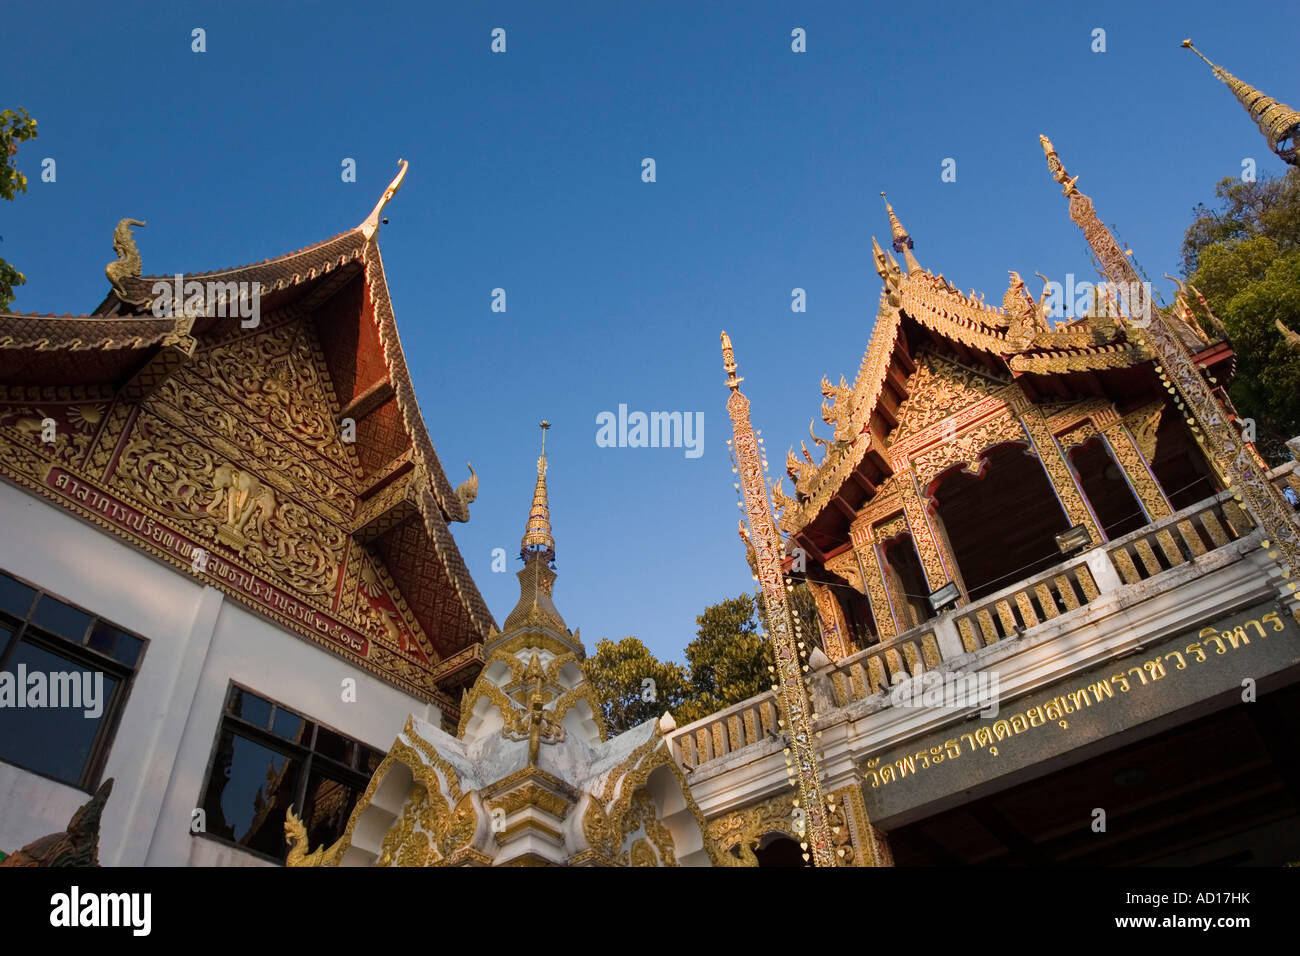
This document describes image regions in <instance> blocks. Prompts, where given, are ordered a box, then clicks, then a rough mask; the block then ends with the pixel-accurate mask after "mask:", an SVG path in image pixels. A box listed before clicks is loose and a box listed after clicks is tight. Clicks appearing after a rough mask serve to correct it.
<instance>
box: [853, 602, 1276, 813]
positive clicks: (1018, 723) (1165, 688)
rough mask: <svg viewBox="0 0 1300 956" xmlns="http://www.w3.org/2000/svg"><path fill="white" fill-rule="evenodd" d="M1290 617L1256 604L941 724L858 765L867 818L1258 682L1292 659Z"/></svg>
mask: <svg viewBox="0 0 1300 956" xmlns="http://www.w3.org/2000/svg"><path fill="white" fill-rule="evenodd" d="M1298 634H1300V628H1297V625H1296V622H1295V620H1294V619H1293V618H1292V617H1291V615H1289V614H1287V613H1285V612H1284V611H1282V610H1281V609H1280V607H1279V606H1278V605H1276V604H1272V603H1268V604H1261V605H1257V606H1255V607H1252V608H1250V609H1249V610H1245V611H1240V612H1238V613H1236V614H1234V615H1231V616H1230V617H1227V618H1224V619H1222V620H1220V621H1215V622H1212V623H1209V624H1206V625H1203V626H1201V627H1199V628H1197V629H1196V630H1193V631H1188V632H1186V633H1184V634H1182V635H1180V636H1178V637H1176V638H1174V639H1172V640H1169V641H1165V642H1163V643H1161V644H1159V645H1157V646H1155V647H1152V648H1147V649H1146V650H1144V651H1141V652H1139V653H1138V654H1134V655H1130V656H1127V657H1124V658H1123V659H1120V660H1112V661H1110V662H1108V663H1106V664H1104V665H1102V666H1100V667H1097V668H1094V669H1093V670H1091V671H1086V672H1085V673H1084V674H1083V675H1082V676H1076V677H1074V678H1071V679H1070V680H1068V681H1064V682H1061V683H1059V684H1057V685H1054V686H1052V687H1051V688H1048V689H1046V690H1041V691H1037V692H1035V693H1033V694H1029V695H1027V696H1026V697H1023V698H1021V699H1020V700H1019V701H1016V702H1015V703H1013V704H1010V705H1004V707H1003V709H1004V711H1011V713H1004V714H1003V715H1001V716H999V718H998V719H997V720H992V719H989V720H979V721H974V722H970V723H963V724H958V725H953V726H949V727H948V728H945V729H944V730H941V731H937V732H935V733H933V734H928V735H926V736H924V737H921V738H918V739H917V740H915V741H912V742H910V743H908V744H907V745H906V746H905V747H904V748H899V749H895V750H891V751H889V752H888V753H885V754H882V755H880V756H877V757H873V758H871V759H870V760H868V761H867V763H866V765H865V767H864V771H863V772H864V778H865V786H864V787H863V791H864V796H865V797H866V801H867V810H868V813H869V814H870V816H871V819H872V820H873V821H880V820H885V819H887V818H889V817H891V816H895V815H896V814H898V813H901V812H905V811H908V810H913V809H916V808H918V807H920V806H922V805H924V804H927V803H930V802H932V801H934V800H939V799H942V798H944V797H949V796H952V795H954V794H956V793H960V792H963V791H966V790H969V789H971V788H972V787H974V786H978V785H980V784H983V783H987V782H989V781H992V780H995V779H996V778H998V777H1001V776H1003V775H1005V774H1008V773H1011V772H1013V771H1018V770H1022V769H1024V768H1025V767H1028V766H1030V765H1032V764H1035V763H1038V762H1040V761H1043V760H1046V759H1048V758H1051V757H1055V756H1057V755H1059V754H1062V753H1065V752H1067V751H1070V750H1074V749H1075V748H1078V747H1081V746H1083V745H1084V744H1088V743H1092V742H1094V741H1096V740H1100V739H1102V738H1104V737H1107V736H1110V735H1112V734H1116V733H1121V732H1123V731H1126V730H1129V729H1131V728H1133V727H1136V726H1138V725H1140V724H1142V723H1145V722H1147V721H1149V720H1152V719H1154V718H1156V717H1160V716H1163V715H1165V714H1168V713H1172V712H1174V711H1176V710H1179V709H1181V708H1183V707H1186V706H1188V705H1190V704H1193V703H1196V702H1197V701H1201V700H1204V699H1206V698H1209V697H1213V696H1215V695H1217V694H1221V693H1223V692H1225V691H1229V690H1238V691H1239V690H1240V689H1241V686H1242V680H1243V679H1244V678H1251V679H1254V680H1258V679H1260V678H1261V677H1265V676H1267V675H1269V674H1272V673H1274V672H1276V671H1278V670H1281V669H1283V668H1285V667H1287V666H1289V665H1291V664H1293V663H1295V662H1296V660H1297V657H1298V654H1300V643H1298V642H1297V636H1298Z"/></svg>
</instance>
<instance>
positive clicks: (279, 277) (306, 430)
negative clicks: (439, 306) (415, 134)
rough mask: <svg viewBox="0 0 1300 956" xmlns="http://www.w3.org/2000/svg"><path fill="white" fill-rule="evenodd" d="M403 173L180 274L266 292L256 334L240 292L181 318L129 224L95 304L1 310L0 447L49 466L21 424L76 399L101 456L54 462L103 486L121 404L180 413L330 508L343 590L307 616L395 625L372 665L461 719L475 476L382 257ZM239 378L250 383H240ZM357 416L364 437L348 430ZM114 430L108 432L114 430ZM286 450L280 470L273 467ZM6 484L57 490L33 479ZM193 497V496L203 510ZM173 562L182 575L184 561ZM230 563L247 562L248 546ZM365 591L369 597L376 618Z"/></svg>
mask: <svg viewBox="0 0 1300 956" xmlns="http://www.w3.org/2000/svg"><path fill="white" fill-rule="evenodd" d="M405 172H406V164H405V163H403V164H402V167H401V170H400V172H399V174H398V176H397V177H396V178H395V179H394V180H393V182H392V184H390V186H389V187H388V190H387V191H386V192H385V194H384V196H383V198H381V199H380V201H379V203H378V204H377V205H376V207H375V209H374V211H373V212H372V213H371V214H370V216H369V217H368V218H367V219H366V220H365V221H364V222H363V223H361V224H360V225H359V226H357V227H356V228H354V229H350V230H348V231H347V232H344V233H341V234H339V235H337V236H334V237H333V238H330V239H327V240H325V241H323V242H318V243H316V244H314V245H311V246H308V247H306V248H304V249H300V250H297V251H295V252H290V253H287V254H285V255H281V256H276V257H273V258H270V259H265V260H262V261H261V262H256V263H252V264H249V265H244V266H238V267H234V268H228V269H222V270H217V271H210V272H187V273H183V274H182V275H181V276H180V280H179V281H180V282H181V283H182V284H185V283H190V282H198V283H202V284H203V285H204V287H205V288H212V287H217V288H222V289H224V288H229V289H231V290H235V289H251V288H253V284H254V283H256V284H257V285H258V288H259V291H260V305H259V313H260V324H259V326H258V327H256V328H252V327H250V328H247V329H244V328H241V327H240V326H241V322H240V320H239V319H238V318H232V317H231V316H232V315H234V314H235V309H236V304H235V302H234V301H233V299H234V298H235V297H236V296H237V295H238V293H236V292H234V291H232V292H231V294H230V297H229V298H228V299H227V300H226V303H225V304H226V305H227V306H228V308H226V309H220V308H218V309H215V310H214V309H212V308H211V305H212V300H211V298H210V297H209V299H208V301H207V307H205V308H200V309H198V310H191V314H188V315H186V314H181V313H182V312H183V311H185V310H184V309H183V308H182V307H181V303H180V302H176V301H174V291H173V283H174V282H175V281H176V277H175V276H174V275H166V276H164V275H142V274H140V273H141V272H142V270H141V268H140V257H139V254H138V252H137V251H136V248H135V243H134V240H133V239H132V235H131V231H130V227H131V226H132V225H143V224H142V223H138V222H136V221H134V220H123V222H122V223H121V224H119V226H118V229H117V231H116V232H115V241H114V246H115V249H116V251H117V252H118V256H119V258H118V260H117V261H116V262H113V263H110V265H109V266H108V268H107V269H106V273H107V275H108V277H109V280H110V283H111V290H110V291H109V293H108V295H107V296H106V297H105V299H104V300H103V302H101V303H100V305H99V306H98V307H97V308H96V309H95V310H94V311H93V312H92V313H89V314H85V315H64V316H54V315H36V314H21V313H11V314H0V369H2V371H0V442H4V444H5V446H6V449H7V448H8V447H9V445H10V443H11V442H17V443H18V444H20V445H23V444H26V445H28V446H29V448H28V450H29V451H31V452H33V453H36V454H38V455H39V454H41V453H42V452H43V451H47V450H48V449H43V447H42V444H41V443H40V442H39V441H36V442H35V443H32V442H30V441H28V439H29V438H30V435H27V434H26V433H25V432H24V431H23V430H22V427H21V425H22V422H23V421H24V420H26V419H28V418H32V417H34V418H35V419H36V420H37V421H39V420H42V419H43V418H44V417H45V416H53V417H55V418H56V419H61V415H62V413H61V412H60V411H58V409H59V408H61V407H63V406H64V405H66V404H68V403H76V405H77V407H78V408H81V407H83V406H84V407H85V408H87V409H90V410H91V412H89V413H88V414H91V415H92V418H94V419H95V421H93V422H92V423H91V424H92V425H93V426H95V427H94V428H93V429H92V431H91V432H89V433H88V434H87V435H86V437H85V439H78V440H79V441H83V443H84V442H88V443H89V445H90V446H91V450H90V452H89V453H88V454H85V455H83V454H81V451H83V449H82V448H80V447H78V448H77V449H75V455H74V449H71V448H68V449H67V450H66V453H62V452H61V453H60V455H61V460H62V461H63V463H64V464H66V465H68V466H70V467H71V468H72V469H73V470H74V471H76V473H77V474H78V476H79V477H81V478H84V479H86V480H89V481H91V482H101V483H104V484H108V483H109V482H110V479H111V477H112V476H113V475H114V474H116V471H115V470H118V469H119V463H120V458H121V455H120V451H119V452H118V453H117V456H116V457H114V456H113V454H112V453H113V448H112V447H111V446H107V447H105V448H104V449H103V451H104V454H103V455H99V454H98V446H100V445H101V444H103V443H107V442H113V443H123V444H124V443H125V442H126V441H127V439H128V437H135V436H133V435H130V434H128V433H129V432H130V430H131V429H132V428H137V427H138V425H137V421H138V419H137V418H136V417H134V416H132V415H131V414H130V412H129V410H130V409H132V408H136V407H142V408H147V409H148V410H150V411H151V412H157V414H158V415H161V416H162V417H163V418H168V419H171V420H170V421H169V424H170V425H177V426H178V427H180V428H182V430H185V431H186V434H187V435H188V436H189V437H191V438H193V439H196V440H197V441H198V442H199V443H200V444H201V445H204V446H206V447H208V448H211V449H212V450H213V451H214V453H215V454H216V456H217V457H218V458H220V459H222V460H223V461H227V460H228V461H231V462H233V464H234V465H235V466H238V467H240V468H244V469H246V470H247V471H248V472H249V474H252V473H254V472H256V473H257V475H258V478H257V479H256V480H257V481H259V482H260V483H261V484H265V485H266V486H268V487H270V488H272V489H273V490H272V494H273V495H275V496H278V499H279V500H280V501H284V500H294V501H296V502H298V503H300V504H304V505H306V506H307V507H308V508H309V509H314V510H317V511H318V512H319V514H320V515H321V516H322V517H323V519H324V520H325V522H326V524H328V525H331V526H332V528H333V530H331V531H329V532H328V533H326V532H322V533H325V534H326V537H329V538H330V539H331V541H334V542H335V543H336V544H337V547H335V548H326V549H325V550H326V551H329V552H330V555H329V557H328V559H325V558H322V561H325V560H327V561H328V562H330V563H333V562H334V561H338V562H339V564H338V565H336V566H333V567H328V566H326V567H319V568H317V569H316V571H317V572H318V574H320V575H324V576H327V577H328V578H329V580H330V581H331V582H334V583H333V585H332V586H333V587H334V588H335V591H334V594H333V596H332V600H328V601H323V602H319V603H317V604H316V609H317V610H319V611H321V612H323V613H325V614H328V615H331V616H333V617H335V618H338V619H342V623H343V624H344V625H348V624H352V625H354V626H355V627H356V631H357V632H359V633H360V634H362V635H367V636H369V635H375V634H377V633H383V634H385V635H386V638H387V639H388V643H389V644H390V645H391V646H386V647H385V648H384V650H383V652H381V653H379V655H378V656H379V657H380V658H382V662H380V661H376V660H373V659H372V657H373V655H371V654H370V653H369V652H367V653H363V654H361V655H360V657H361V659H362V663H364V664H366V665H367V666H370V667H372V668H373V669H376V670H378V671H379V672H380V673H382V674H383V675H384V676H386V677H387V678H389V679H392V680H395V682H396V683H399V684H400V685H401V686H404V687H407V688H409V689H413V690H417V692H420V693H423V694H429V695H431V696H433V697H435V698H436V699H438V700H439V701H440V703H442V704H443V705H444V706H445V707H446V708H447V709H448V711H449V713H451V714H454V713H455V699H456V698H457V697H458V696H459V690H460V689H461V688H462V687H464V686H466V685H467V683H469V682H472V681H473V678H474V676H475V675H476V674H477V672H478V669H479V667H480V666H481V663H482V659H483V658H482V647H481V643H482V641H483V639H484V637H486V635H487V633H488V632H489V631H490V630H492V629H493V628H494V627H495V621H494V619H493V617H492V614H491V612H490V611H489V610H488V608H487V605H486V604H485V602H484V600H483V598H482V595H481V594H480V593H479V590H478V587H477V586H476V585H475V583H474V580H473V578H472V577H471V576H470V573H469V570H468V568H467V567H466V565H465V562H464V560H463V558H462V556H461V554H460V551H459V550H458V548H457V546H456V543H455V541H454V539H453V537H452V534H451V532H450V530H449V523H451V522H457V521H460V522H463V521H467V520H469V505H470V503H471V502H472V501H473V500H474V497H475V495H476V494H477V487H478V482H477V477H476V476H475V475H474V474H473V471H472V469H471V476H470V478H469V479H468V480H467V481H465V482H463V483H462V484H461V485H460V486H459V487H454V486H453V485H452V484H451V482H450V481H449V480H448V478H447V474H446V472H445V470H444V469H443V466H442V463H441V462H440V460H439V458H438V455H437V453H436V451H435V450H434V447H433V443H432V441H431V439H430V437H429V431H428V428H427V426H426V424H425V421H424V417H423V415H422V414H421V411H420V406H419V404H418V402H417V400H416V395H415V388H414V385H413V383H412V381H411V374H410V369H409V367H408V364H407V360H406V357H405V354H404V353H403V350H402V346H401V342H400V340H399V337H398V332H397V325H396V321H395V318H394V313H393V305H392V301H391V298H390V296H389V291H388V285H387V282H386V279H385V275H384V265H383V260H382V257H381V256H380V253H379V245H378V230H379V223H380V220H379V216H380V213H381V212H382V210H383V208H384V205H385V204H386V203H387V202H388V200H389V199H390V198H391V197H392V195H393V194H394V193H395V192H396V191H397V189H398V187H399V186H400V185H401V181H402V178H403V177H404V176H405ZM182 288H183V285H182ZM160 290H165V291H160ZM188 294H189V293H188V292H187V293H186V295H187V296H188ZM218 294H219V295H220V293H218ZM218 302H219V303H220V300H218ZM173 305H175V306H176V309H175V310H174V311H173V308H172V306H173ZM299 329H301V332H299V331H296V330H299ZM223 363H224V364H223ZM236 368H239V369H243V370H245V371H248V372H249V374H248V376H246V377H245V378H242V379H241V378H239V377H238V376H237V375H235V369H236ZM232 376H234V377H233V378H232ZM274 383H279V386H280V387H279V388H278V389H277V386H276V384H274ZM196 389H197V390H199V391H201V392H202V393H203V394H204V396H205V399H204V404H203V407H202V408H200V406H199V404H198V402H197V400H195V399H193V395H194V392H195V390H196ZM208 400H210V404H209V402H208ZM110 408H111V409H112V411H110ZM218 408H220V409H222V411H217V409H218ZM238 409H243V411H242V412H239V411H237V410H238ZM119 410H120V412H121V414H120V415H119V414H118V412H119ZM182 410H183V411H182ZM178 415H179V416H180V417H178ZM194 415H206V416H208V418H207V420H206V421H207V422H208V423H211V422H213V421H219V422H220V426H221V427H219V428H218V429H217V430H218V431H220V430H221V428H225V429H226V430H227V434H224V435H215V434H211V433H210V429H209V428H207V427H206V426H205V425H198V424H196V423H195V422H193V421H190V422H186V421H183V420H182V419H183V418H185V417H188V416H194ZM128 419H129V424H128ZM349 421H350V422H351V423H352V427H354V428H355V435H354V436H352V437H354V438H355V440H354V441H349V440H348V438H347V437H341V432H342V429H343V426H344V423H346V422H349ZM61 424H64V423H62V422H61ZM6 426H8V427H6ZM110 429H116V430H115V431H113V433H112V434H109V433H108V430H110ZM268 448H270V449H273V451H274V453H275V454H274V455H270V454H269V452H268V450H267V449H268ZM259 449H260V451H259ZM277 456H278V457H277ZM101 458H103V460H102V461H101V460H100V459H101ZM293 458H296V459H297V461H296V462H295V463H292V464H291V463H289V462H290V459H293ZM110 459H111V460H110ZM281 459H283V461H284V462H285V465H284V467H283V468H280V467H278V466H277V463H278V462H279V461H280V460H281ZM14 460H15V459H14V458H13V457H10V462H11V464H12V462H13V461H14ZM11 477H12V478H14V479H15V480H18V481H19V483H21V484H25V485H27V486H28V487H29V488H33V489H35V490H39V491H42V492H43V493H47V494H48V490H47V489H44V488H43V487H42V482H41V479H40V476H39V475H38V474H37V473H36V471H32V472H31V474H15V475H11ZM214 480H215V481H217V482H218V485H217V486H216V489H215V490H216V494H217V495H218V496H220V494H221V489H220V485H219V480H220V479H219V478H217V479H214V478H213V476H212V475H211V474H208V475H204V476H199V480H198V482H197V484H198V485H199V486H200V488H201V487H202V485H203V483H204V482H207V483H209V484H211V482H213V481H214ZM247 480H248V479H245V483H247ZM259 486H260V485H259ZM327 486H328V487H327ZM195 494H196V492H195V491H191V492H190V495H191V498H192V499H193V496H194V495H195ZM198 494H199V498H202V497H203V492H202V491H199V492H198ZM321 496H323V497H324V504H323V505H322V504H321V503H320V500H319V499H320V497H321ZM51 497H57V496H53V495H51ZM149 504H151V505H152V507H153V509H154V515H155V516H156V517H158V518H160V519H162V520H164V521H166V520H168V519H170V518H172V517H173V516H174V515H175V514H177V513H178V512H179V511H183V510H184V508H183V506H182V504H181V503H178V502H175V501H173V502H161V501H153V502H150V503H149ZM216 504H217V503H216V502H215V501H214V505H216ZM250 507H251V506H250ZM73 510H77V509H76V508H75V507H74V508H73ZM222 510H224V508H223V509H222ZM83 516H85V517H90V518H91V520H93V521H96V523H99V524H101V525H104V522H102V521H97V520H96V519H95V517H94V516H89V515H83ZM245 517H246V518H248V519H249V520H252V518H253V516H248V515H246V516H245ZM263 517H265V516H263ZM192 518H193V516H192V515H188V514H187V515H186V516H185V521H186V522H188V523H189V524H190V525H192V524H193V521H192ZM180 529H181V526H179V525H178V526H177V530H180ZM111 530H113V531H115V532H116V533H119V534H123V532H122V529H119V528H116V527H114V528H112V529H111ZM123 536H124V537H130V535H128V534H123ZM336 536H337V537H336ZM346 539H350V542H351V543H350V544H348V542H347V540H346ZM195 543H197V542H195ZM272 547H275V545H272ZM285 547H289V548H292V546H291V545H288V544H286V545H285ZM363 552H364V555H365V557H364V558H359V557H358V556H359V555H360V554H362V553H363ZM247 556H248V555H247V554H244V555H243V557H247ZM167 557H169V558H170V559H172V560H173V563H176V564H181V565H184V566H186V567H187V568H188V564H189V562H188V561H185V560H176V557H177V556H176V555H171V556H167ZM230 557H231V558H232V559H233V560H234V561H235V563H239V561H238V559H239V557H240V556H239V555H230ZM246 569H247V570H249V571H253V570H256V569H255V568H253V567H251V566H249V567H247V568H246ZM263 570H265V568H263ZM212 583H214V584H216V585H217V586H221V582H220V581H216V580H214V581H213V582H212ZM275 583H276V584H277V585H278V584H283V583H285V582H284V581H278V582H275ZM358 590H359V591H361V592H365V594H366V595H367V600H368V601H369V602H370V604H371V607H370V608H369V609H368V610H367V609H366V608H365V607H364V604H363V603H362V601H361V600H359V599H358V598H357V597H356V594H357V593H358ZM237 596H240V595H237ZM297 596H298V597H302V595H297ZM307 597H308V598H310V595H308V596H307ZM354 602H355V608H356V611H357V613H356V615H353V614H352V613H351V612H352V609H353V605H354ZM258 609H259V610H263V611H265V608H263V607H260V606H259V607H258ZM271 616H272V617H275V618H276V619H277V620H280V621H281V622H282V623H286V624H289V626H291V627H297V628H298V629H300V630H305V631H311V630H313V627H311V626H309V627H307V628H303V627H302V626H301V621H294V620H293V619H292V618H289V617H286V616H284V615H279V614H274V613H273V614H271ZM349 618H354V619H353V620H351V621H350V620H348V619H349ZM375 628H379V629H380V630H379V631H376V630H375ZM314 629H315V630H316V631H325V630H328V627H320V626H319V625H317V626H315V628H314ZM308 636H312V637H313V638H316V637H318V635H317V634H309V635H308ZM359 640H361V639H354V640H353V642H352V646H351V650H353V651H355V650H356V645H357V643H358V641H359ZM324 643H327V644H329V643H330V642H328V641H325V642H324ZM335 649H339V648H337V647H335ZM345 656H353V655H352V654H351V653H348V652H346V651H345Z"/></svg>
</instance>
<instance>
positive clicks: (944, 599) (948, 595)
mask: <svg viewBox="0 0 1300 956" xmlns="http://www.w3.org/2000/svg"><path fill="white" fill-rule="evenodd" d="M960 597H961V591H960V590H958V589H957V582H955V581H949V582H948V583H947V584H945V585H944V586H943V587H941V588H939V590H937V591H935V592H934V593H933V594H931V595H930V607H931V608H932V609H933V610H934V613H935V614H939V613H941V612H942V611H943V610H944V609H945V608H947V607H949V606H950V605H954V604H956V603H957V600H958V599H959V598H960Z"/></svg>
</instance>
